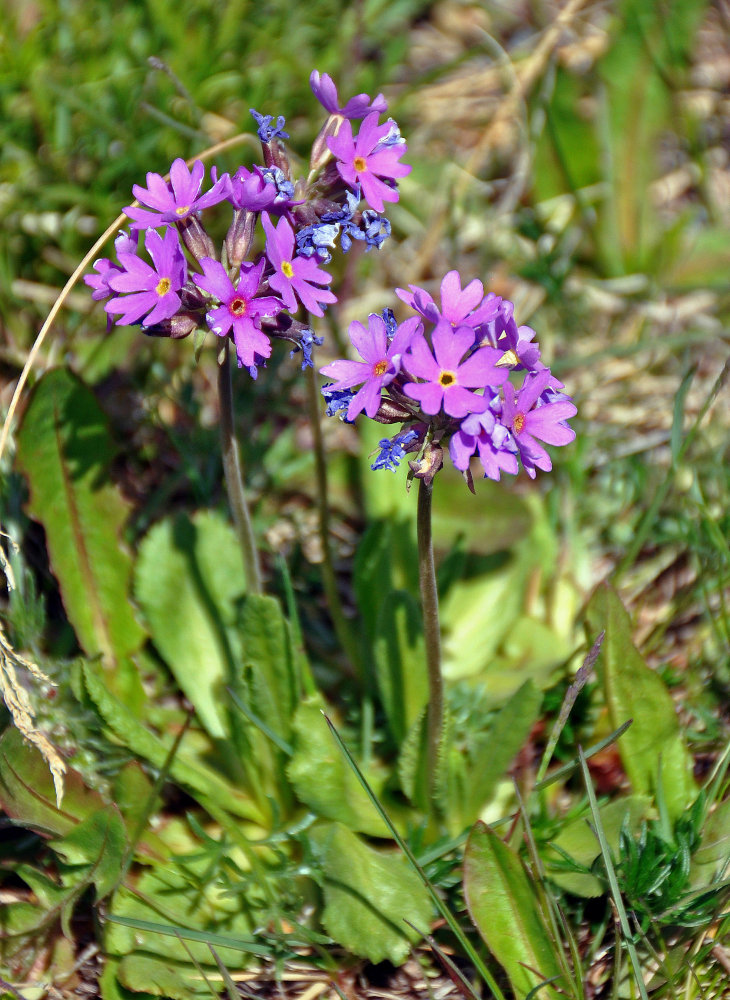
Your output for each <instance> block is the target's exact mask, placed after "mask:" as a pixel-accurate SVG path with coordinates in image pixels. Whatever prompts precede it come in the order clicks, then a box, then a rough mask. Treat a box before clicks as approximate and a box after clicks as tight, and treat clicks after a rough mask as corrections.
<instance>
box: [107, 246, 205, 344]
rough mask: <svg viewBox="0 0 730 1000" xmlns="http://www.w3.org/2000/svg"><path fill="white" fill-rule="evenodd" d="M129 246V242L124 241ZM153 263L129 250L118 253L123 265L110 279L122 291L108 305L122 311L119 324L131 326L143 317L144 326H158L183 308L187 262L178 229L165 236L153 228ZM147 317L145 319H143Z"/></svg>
mask: <svg viewBox="0 0 730 1000" xmlns="http://www.w3.org/2000/svg"><path fill="white" fill-rule="evenodd" d="M122 245H123V246H124V247H125V248H127V247H129V244H126V243H125V244H122ZM144 245H145V249H146V250H147V253H148V254H149V255H150V257H151V258H152V264H153V266H150V265H149V264H148V263H146V261H144V260H141V259H140V258H139V257H138V256H137V255H136V253H134V252H133V251H132V252H128V251H127V250H126V249H125V251H123V252H120V253H119V254H118V259H119V263H120V265H121V268H119V269H118V270H117V271H116V273H115V274H113V275H112V276H111V277H110V278H109V279H108V283H109V287H110V288H111V289H112V290H113V291H115V292H120V293H124V294H120V295H118V296H116V297H115V298H113V299H110V300H109V302H107V304H106V305H105V306H104V308H105V309H106V311H107V312H108V313H114V314H119V315H120V316H121V318H120V319H118V320H117V323H118V324H119V325H120V326H128V325H129V324H130V323H137V322H138V321H139V320H142V326H154V325H155V324H156V323H161V322H162V321H163V320H166V319H171V318H172V317H173V316H174V315H175V313H176V312H177V311H178V310H179V309H180V305H181V299H180V295H179V294H178V293H179V292H180V290H181V289H182V287H183V285H184V284H185V279H186V277H187V265H186V262H185V255H184V254H183V252H182V248H181V246H180V240H179V239H178V235H177V232H176V231H175V230H174V229H166V230H165V235H164V236H160V234H159V233H158V232H157V231H156V230H154V229H150V230H149V231H148V232H147V233H146V235H145V239H144ZM142 317H144V319H143V318H142Z"/></svg>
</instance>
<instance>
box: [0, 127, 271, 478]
mask: <svg viewBox="0 0 730 1000" xmlns="http://www.w3.org/2000/svg"><path fill="white" fill-rule="evenodd" d="M246 142H255V140H254V137H253V136H251V135H250V134H249V133H247V132H239V133H238V135H234V136H231V138H230V139H225V140H224V141H223V142H218V143H216V145H215V146H209V147H208V148H207V149H205V150H203V152H202V153H198V154H197V155H196V156H192V157H191V158H190V159H189V160H188V161H187V165H188V166H190V165H191V164H192V163H194V162H195V161H196V160H209V159H210V158H211V157H212V156H215V155H216V154H217V153H220V152H223V151H224V150H226V149H231V148H233V147H234V146H240V145H243V144H244V143H246ZM169 176H170V175H169V174H167V175H166V177H165V180H167V179H169ZM132 204H133V206H134V207H136V206H137V205H138V204H139V202H137V201H135V202H133V203H132ZM126 219H127V216H126V215H125V214H124V213H122V214H121V215H118V216H117V217H116V219H115V220H114V222H112V224H111V225H110V226H109V227H108V228H107V229H105V230H104V232H103V233H102V234H101V236H100V237H99V238H98V240H97V241H96V243H94V245H93V246H92V247H91V249H90V250H89V251H88V253H87V254H86V256H85V257H84V258H83V260H82V261H81V263H80V264H79V266H78V267H77V268H76V270H75V271H74V272H73V274H72V275H71V277H70V278H69V279H68V281H67V282H66V284H65V285H64V286H63V288H62V289H61V291H60V292H59V295H58V298H57V299H56V301H55V302H54V303H53V306H52V307H51V311H50V312H49V313H48V316H47V317H46V320H45V322H44V323H43V326H42V327H41V328H40V330H39V331H38V336H37V337H36V339H35V342H34V343H33V346H32V347H31V349H30V352H29V354H28V357H27V358H26V361H25V364H24V365H23V370H22V372H21V373H20V377H19V379H18V384H17V385H16V386H15V391H14V392H13V396H12V399H11V400H10V405H9V407H8V412H7V414H6V416H5V421H4V423H3V429H2V433H0V462H1V461H2V457H3V455H4V453H5V447H6V445H7V442H8V438H9V436H10V430H11V428H12V424H13V418H14V417H15V411H16V410H17V408H18V404H19V402H20V397H21V396H22V394H23V389H24V388H25V383H26V382H27V381H28V376H29V375H30V373H31V370H32V368H33V365H34V364H35V360H36V358H37V357H38V354H39V352H40V349H41V347H42V346H43V342H44V341H45V339H46V337H47V336H48V333H49V331H50V330H51V327H52V326H53V324H54V322H55V320H56V317H57V316H58V314H59V312H60V311H61V309H62V308H63V305H64V303H65V301H66V299H67V298H68V296H69V295H70V294H71V291H72V290H73V287H74V285H75V284H76V282H77V281H78V280H79V278H80V277H81V275H82V274H83V273H84V271H85V270H86V268H87V267H88V266H89V265H90V264H91V263H92V262H93V261H94V260H95V259H96V256H97V254H98V253H99V251H100V250H101V249H102V247H103V246H104V244H105V243H106V242H107V241H108V240H109V239H111V237H112V236H113V235H114V233H115V232H116V231H117V229H119V227H120V226H123V225H124V222H125V220H126Z"/></svg>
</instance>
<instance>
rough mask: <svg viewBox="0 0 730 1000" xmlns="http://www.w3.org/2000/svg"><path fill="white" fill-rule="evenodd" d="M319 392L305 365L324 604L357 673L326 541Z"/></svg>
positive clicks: (326, 506) (327, 519)
mask: <svg viewBox="0 0 730 1000" xmlns="http://www.w3.org/2000/svg"><path fill="white" fill-rule="evenodd" d="M321 398H322V397H321V396H320V394H319V390H318V389H317V375H316V372H315V370H314V368H308V369H307V403H308V405H309V423H310V426H311V428H312V439H313V444H314V468H315V482H316V490H317V512H318V514H319V537H320V542H321V545H322V583H323V584H324V593H325V597H326V598H327V606H328V608H329V612H330V616H331V618H332V625H333V626H334V630H335V635H336V636H337V641H338V642H339V644H340V645H341V646H342V649H343V651H344V653H345V655H346V656H347V658H348V659H349V660H350V663H351V664H352V666H353V668H354V669H355V670H356V671H357V672H358V673H361V670H360V656H359V652H358V647H357V644H356V643H355V640H354V636H353V634H352V630H351V629H350V626H349V623H348V621H347V619H346V618H345V614H344V611H343V610H342V602H341V601H340V594H339V590H338V589H337V579H336V577H335V569H334V564H333V562H332V546H331V545H330V514H329V504H328V502H327V463H326V460H325V452H324V441H323V439H322V424H321V413H320V402H321Z"/></svg>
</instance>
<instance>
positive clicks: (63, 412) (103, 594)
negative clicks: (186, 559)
mask: <svg viewBox="0 0 730 1000" xmlns="http://www.w3.org/2000/svg"><path fill="white" fill-rule="evenodd" d="M112 451H113V449H112V444H111V438H110V436H109V432H108V429H107V422H106V418H105V416H104V414H103V412H102V410H101V408H100V407H99V405H98V403H97V402H96V399H95V398H94V395H93V393H92V392H91V391H90V390H89V389H87V388H86V386H84V385H83V383H82V382H81V381H80V380H79V379H78V378H76V377H75V376H74V375H72V374H71V373H70V372H68V371H66V370H64V369H60V368H59V369H56V370H54V371H50V372H48V373H47V374H45V375H44V376H43V377H42V378H41V379H40V381H39V382H38V384H37V385H36V386H35V388H34V389H33V392H32V393H31V396H30V401H29V404H28V409H27V410H26V413H25V416H24V418H23V423H22V426H21V428H20V431H19V433H18V453H17V461H18V464H19V467H20V469H21V470H22V471H23V472H24V474H25V475H26V476H27V478H28V484H29V487H30V504H29V509H30V513H31V514H32V516H33V517H34V518H36V519H37V520H38V521H40V522H41V523H42V524H43V527H44V529H45V532H46V540H47V545H48V553H49V557H50V561H51V566H52V569H53V572H54V574H55V576H56V579H57V580H58V584H59V587H60V589H61V596H62V598H63V603H64V607H65V609H66V614H67V615H68V618H69V621H70V622H71V624H72V625H73V627H74V630H75V632H76V635H77V637H78V640H79V643H80V644H81V646H82V647H83V649H84V650H85V651H86V653H88V654H89V655H90V656H95V655H97V654H99V653H100V654H101V656H102V661H103V663H104V666H105V668H107V674H108V677H107V683H109V684H111V686H112V687H113V689H114V690H115V691H117V692H123V691H126V692H127V695H128V696H129V697H130V698H132V699H133V700H134V699H135V698H136V699H139V697H140V696H141V686H140V684H139V681H138V679H137V676H136V671H135V669H134V666H133V665H132V664H131V662H130V661H129V656H130V655H131V654H132V653H134V651H135V650H136V649H138V648H139V646H140V645H141V643H142V641H143V639H144V631H143V630H142V628H141V626H140V624H139V623H138V621H137V620H136V618H135V616H134V611H133V608H132V605H131V604H130V601H129V596H128V591H129V581H130V575H131V569H132V561H131V559H130V556H129V554H128V553H127V551H126V549H125V548H124V546H123V544H122V541H121V531H122V528H123V526H124V523H125V521H126V519H127V516H128V507H127V505H126V504H125V502H124V500H123V499H122V497H121V495H120V494H119V491H118V490H117V489H116V487H114V486H112V485H111V484H110V483H109V481H108V466H109V461H110V459H111V456H112ZM115 667H116V668H117V671H118V672H116V671H115V669H114V668H115Z"/></svg>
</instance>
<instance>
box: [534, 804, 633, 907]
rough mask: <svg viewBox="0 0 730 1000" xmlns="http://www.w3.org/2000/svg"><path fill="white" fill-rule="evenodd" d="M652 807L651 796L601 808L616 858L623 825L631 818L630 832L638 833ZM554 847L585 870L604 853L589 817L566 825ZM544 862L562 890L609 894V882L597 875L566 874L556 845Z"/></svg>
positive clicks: (590, 895) (585, 895)
mask: <svg viewBox="0 0 730 1000" xmlns="http://www.w3.org/2000/svg"><path fill="white" fill-rule="evenodd" d="M650 805H651V799H649V798H648V797H647V796H640V795H629V796H626V798H621V799H616V800H615V801H613V802H607V803H605V804H604V805H602V806H601V808H600V815H601V824H602V826H603V830H604V833H605V834H606V840H607V842H608V846H609V847H610V848H611V850H612V851H613V852H614V855H615V856H616V857H618V853H619V834H620V832H621V826H622V824H623V823H624V821H626V819H627V817H628V827H629V830H631V831H632V832H634V831H635V830H638V828H639V826H640V823H641V821H642V820H643V819H644V818H645V817H646V815H647V813H648V811H649V807H650ZM551 844H555V845H556V847H559V848H560V849H561V851H564V852H565V854H568V855H570V857H571V859H572V860H573V861H575V862H576V864H578V865H581V866H582V867H585V868H590V867H591V866H592V865H593V863H594V861H595V860H596V858H597V857H598V856H599V855H600V853H601V845H600V844H599V843H598V840H597V839H596V835H595V833H594V832H593V830H592V829H591V826H590V823H589V816H587V815H583V816H580V817H579V818H578V819H575V820H573V821H572V822H569V823H566V824H565V826H563V828H562V829H561V831H560V833H559V834H558V836H557V837H555V838H554V840H553V841H552V842H551ZM543 860H544V861H545V865H546V869H547V872H548V874H549V876H550V879H551V880H552V881H553V882H555V884H556V885H559V886H560V888H561V889H566V890H567V891H568V892H572V893H575V895H576V896H583V897H592V896H600V895H601V894H602V893H603V892H605V891H606V886H605V882H603V881H601V879H598V878H596V877H595V876H594V875H590V874H588V873H583V872H571V871H565V870H564V857H563V855H562V854H561V853H560V851H556V850H555V849H554V848H553V847H552V846H548V847H547V848H546V849H545V851H544V852H543ZM553 866H554V867H553Z"/></svg>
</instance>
